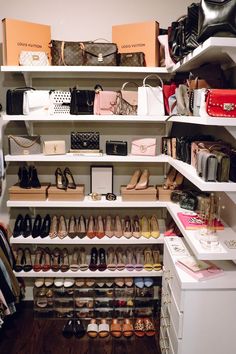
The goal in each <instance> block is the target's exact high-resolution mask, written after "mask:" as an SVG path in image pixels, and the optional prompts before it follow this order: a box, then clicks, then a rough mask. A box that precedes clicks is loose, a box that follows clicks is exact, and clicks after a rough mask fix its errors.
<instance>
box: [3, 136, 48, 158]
mask: <svg viewBox="0 0 236 354" xmlns="http://www.w3.org/2000/svg"><path fill="white" fill-rule="evenodd" d="M8 143H9V154H10V155H32V154H41V138H40V135H35V136H30V135H8Z"/></svg>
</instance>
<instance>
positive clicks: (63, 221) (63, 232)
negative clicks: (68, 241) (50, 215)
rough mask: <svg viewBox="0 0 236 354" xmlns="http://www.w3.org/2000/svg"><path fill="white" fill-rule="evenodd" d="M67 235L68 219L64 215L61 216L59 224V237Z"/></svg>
mask: <svg viewBox="0 0 236 354" xmlns="http://www.w3.org/2000/svg"><path fill="white" fill-rule="evenodd" d="M66 236H67V225H66V219H65V217H64V216H63V215H61V216H60V218H59V226H58V237H59V238H64V237H66Z"/></svg>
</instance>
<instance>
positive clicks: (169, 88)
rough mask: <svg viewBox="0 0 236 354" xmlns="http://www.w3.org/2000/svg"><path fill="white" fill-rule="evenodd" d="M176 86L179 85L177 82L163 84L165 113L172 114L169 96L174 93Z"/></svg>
mask: <svg viewBox="0 0 236 354" xmlns="http://www.w3.org/2000/svg"><path fill="white" fill-rule="evenodd" d="M176 87H177V86H176V84H175V82H171V83H170V84H164V85H163V96H164V106H165V114H167V115H169V114H170V107H169V101H168V98H169V97H170V96H172V95H174V93H175V89H176Z"/></svg>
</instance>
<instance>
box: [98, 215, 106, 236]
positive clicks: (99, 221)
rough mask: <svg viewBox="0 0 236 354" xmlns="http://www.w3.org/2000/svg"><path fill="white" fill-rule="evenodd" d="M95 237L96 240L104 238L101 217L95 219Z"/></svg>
mask: <svg viewBox="0 0 236 354" xmlns="http://www.w3.org/2000/svg"><path fill="white" fill-rule="evenodd" d="M96 236H97V237H98V238H103V237H104V236H105V232H104V223H103V219H102V217H101V215H99V216H98V218H97V225H96Z"/></svg>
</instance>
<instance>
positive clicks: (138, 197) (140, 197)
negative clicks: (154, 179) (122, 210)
mask: <svg viewBox="0 0 236 354" xmlns="http://www.w3.org/2000/svg"><path fill="white" fill-rule="evenodd" d="M120 194H121V197H122V200H124V201H143V202H146V201H155V200H156V199H157V190H156V188H155V187H154V186H149V187H148V188H146V189H140V190H136V189H126V186H121V187H120Z"/></svg>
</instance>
